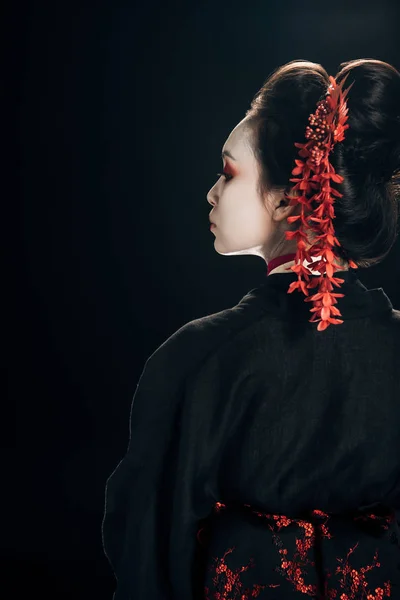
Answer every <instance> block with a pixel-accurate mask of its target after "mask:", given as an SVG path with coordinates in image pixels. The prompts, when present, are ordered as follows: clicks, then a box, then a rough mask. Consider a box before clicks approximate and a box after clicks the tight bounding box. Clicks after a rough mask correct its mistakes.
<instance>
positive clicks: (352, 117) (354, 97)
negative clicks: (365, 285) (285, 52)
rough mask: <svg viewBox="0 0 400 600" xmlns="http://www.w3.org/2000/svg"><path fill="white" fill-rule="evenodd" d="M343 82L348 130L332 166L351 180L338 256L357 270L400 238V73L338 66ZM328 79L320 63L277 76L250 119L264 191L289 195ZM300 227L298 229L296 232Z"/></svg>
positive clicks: (340, 208)
mask: <svg viewBox="0 0 400 600" xmlns="http://www.w3.org/2000/svg"><path fill="white" fill-rule="evenodd" d="M340 67H341V70H340V71H339V73H338V74H337V75H335V79H336V81H337V82H338V83H340V81H341V80H342V79H343V77H344V76H345V75H346V74H347V73H349V75H348V78H347V80H346V82H345V84H344V89H346V88H347V87H349V86H350V85H351V83H352V82H353V81H354V85H353V86H352V88H351V90H350V91H349V93H348V95H347V106H348V121H347V124H348V125H349V128H348V129H346V131H345V139H344V140H343V142H341V143H337V144H336V145H335V146H334V150H333V151H332V153H331V155H330V162H331V163H332V165H333V166H334V168H335V170H336V171H337V172H338V173H339V174H340V175H342V176H344V178H345V181H344V182H343V184H341V185H340V187H339V188H338V189H340V192H341V193H342V194H343V197H342V198H336V199H335V220H334V227H335V234H336V237H337V239H338V240H339V242H340V244H341V247H340V248H335V251H336V252H337V255H338V256H339V257H340V258H342V259H345V260H348V259H349V258H350V259H352V260H353V261H354V262H355V263H356V264H357V265H358V266H359V267H369V266H371V265H373V264H376V263H378V262H380V261H381V260H383V259H384V258H385V257H386V255H387V254H388V253H389V251H390V249H391V248H392V246H393V244H394V243H395V241H396V238H397V235H398V216H399V199H400V73H399V72H398V71H397V70H396V69H395V68H394V67H393V66H392V65H390V64H388V63H386V62H383V61H380V60H374V59H359V60H352V61H349V62H345V63H341V64H340ZM329 83H330V82H329V75H328V73H327V72H326V71H325V69H324V68H323V67H322V66H321V65H320V64H318V63H314V62H310V61H304V60H294V61H291V62H289V63H287V64H285V65H283V66H281V67H279V68H278V69H276V70H275V71H274V72H273V73H272V74H271V75H270V76H269V77H268V79H267V80H266V82H265V83H264V85H263V86H262V88H261V89H260V90H259V92H257V94H256V95H255V97H254V99H253V101H252V103H251V108H250V109H249V110H248V111H247V112H246V124H247V128H248V129H249V130H250V132H251V134H252V147H253V151H254V154H255V156H256V158H257V161H258V163H259V171H260V177H259V181H258V190H259V193H260V195H264V194H266V193H268V191H271V190H278V189H282V188H283V189H284V191H285V192H288V191H289V190H290V188H291V187H292V186H293V185H294V183H291V182H289V179H290V178H291V177H292V175H291V171H292V169H293V168H294V166H295V163H294V161H295V158H298V148H296V147H295V145H294V143H295V142H300V143H304V142H305V141H306V138H305V129H306V126H307V125H308V123H309V121H308V117H309V115H310V114H312V113H314V112H315V110H316V105H317V103H318V101H319V100H322V99H323V98H325V93H326V91H327V89H328V86H329ZM292 228H294V229H295V228H297V224H296V223H295V224H294V227H292Z"/></svg>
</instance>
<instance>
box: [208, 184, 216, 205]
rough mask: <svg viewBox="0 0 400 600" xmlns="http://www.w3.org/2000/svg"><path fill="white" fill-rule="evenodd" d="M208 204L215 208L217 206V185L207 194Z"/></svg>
mask: <svg viewBox="0 0 400 600" xmlns="http://www.w3.org/2000/svg"><path fill="white" fill-rule="evenodd" d="M207 202H208V203H209V204H211V206H215V205H216V204H217V200H216V193H215V185H213V186H212V188H211V190H210V191H209V192H208V194H207Z"/></svg>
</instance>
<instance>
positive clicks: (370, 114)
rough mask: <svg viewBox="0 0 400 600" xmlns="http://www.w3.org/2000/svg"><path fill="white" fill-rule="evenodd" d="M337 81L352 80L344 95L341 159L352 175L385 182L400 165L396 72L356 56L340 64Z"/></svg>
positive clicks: (399, 102)
mask: <svg viewBox="0 0 400 600" xmlns="http://www.w3.org/2000/svg"><path fill="white" fill-rule="evenodd" d="M341 67H342V69H341V70H340V71H339V73H338V74H337V76H336V80H337V82H338V83H340V81H341V79H343V77H344V76H345V75H347V74H348V75H349V76H348V79H347V85H350V83H351V82H352V81H354V85H353V86H352V88H351V92H350V93H349V95H348V98H347V106H348V109H349V119H348V123H349V129H348V130H347V132H346V139H345V140H344V142H343V152H344V155H345V162H346V165H347V166H348V168H349V170H350V171H354V174H355V175H357V174H359V173H362V172H364V175H365V174H367V175H368V178H370V179H374V180H382V181H389V180H390V179H391V177H392V175H393V172H394V171H395V170H397V169H398V168H399V166H400V156H399V154H400V73H399V72H398V71H397V70H396V69H395V68H394V67H393V66H392V65H390V64H389V63H386V62H383V61H380V60H375V59H357V60H352V61H349V62H346V63H342V64H341Z"/></svg>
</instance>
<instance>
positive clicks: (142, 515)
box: [102, 351, 215, 600]
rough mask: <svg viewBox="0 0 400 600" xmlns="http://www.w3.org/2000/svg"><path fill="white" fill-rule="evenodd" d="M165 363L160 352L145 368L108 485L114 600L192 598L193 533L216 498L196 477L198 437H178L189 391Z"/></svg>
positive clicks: (106, 538)
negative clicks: (124, 447) (126, 440)
mask: <svg viewBox="0 0 400 600" xmlns="http://www.w3.org/2000/svg"><path fill="white" fill-rule="evenodd" d="M170 360H171V357H168V359H167V360H166V358H165V352H164V351H163V352H160V353H158V354H156V355H152V356H151V357H150V359H148V361H147V362H146V365H145V367H144V370H143V372H142V375H141V377H140V379H139V383H138V385H137V388H136V392H135V395H134V398H133V401H132V407H131V415H130V440H129V445H128V449H127V452H126V455H125V456H124V458H123V459H122V460H121V461H120V463H119V464H118V465H117V467H116V469H115V470H114V471H113V473H112V474H111V475H110V476H109V478H108V479H107V483H106V491H105V511H104V517H103V522H102V538H103V548H104V552H105V555H106V557H107V558H108V560H109V562H110V564H111V567H112V569H113V571H114V574H115V576H116V579H117V587H116V591H115V594H114V597H113V600H146V599H149V600H150V599H151V600H172V599H173V600H177V599H178V598H182V599H183V598H184V599H185V600H191V599H192V598H195V597H196V596H195V595H193V577H194V573H195V571H196V565H195V564H194V563H195V557H196V553H197V552H199V549H198V541H197V537H196V533H197V531H198V527H199V522H200V521H201V520H202V519H204V518H206V517H207V516H208V515H209V514H210V513H211V511H212V508H213V505H214V502H215V498H214V494H213V493H212V491H211V486H209V487H208V488H207V490H208V491H207V492H206V491H205V489H206V488H205V485H203V482H202V481H199V479H198V478H197V477H196V473H198V470H199V469H201V468H202V465H201V464H200V463H201V447H200V445H199V444H198V442H197V439H196V435H197V434H196V432H194V434H193V436H192V435H190V432H188V431H185V432H184V433H185V434H184V435H183V428H184V427H186V424H185V423H184V420H185V418H186V417H185V410H186V409H185V403H187V402H188V401H190V400H191V398H188V393H189V395H190V392H189V391H188V390H189V388H190V386H189V388H188V385H187V380H186V377H185V376H184V374H182V373H179V368H177V365H176V364H175V367H174V368H173V366H172V365H171V364H170ZM175 360H176V357H175ZM189 412H190V413H191V411H190V410H189ZM197 433H199V434H200V433H201V432H200V430H198V431H197Z"/></svg>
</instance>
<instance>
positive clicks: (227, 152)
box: [221, 150, 236, 160]
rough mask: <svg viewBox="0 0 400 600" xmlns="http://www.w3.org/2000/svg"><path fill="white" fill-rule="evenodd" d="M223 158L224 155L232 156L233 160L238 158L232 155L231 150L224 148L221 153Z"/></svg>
mask: <svg viewBox="0 0 400 600" xmlns="http://www.w3.org/2000/svg"><path fill="white" fill-rule="evenodd" d="M221 156H222V158H223V157H224V156H229V158H231V159H232V160H236V158H235V157H234V156H232V154H231V153H230V152H229V150H223V151H222V153H221Z"/></svg>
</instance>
